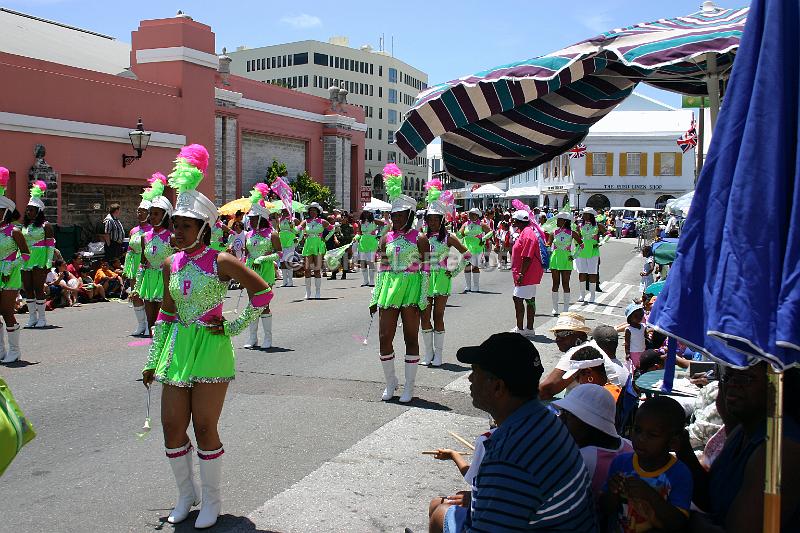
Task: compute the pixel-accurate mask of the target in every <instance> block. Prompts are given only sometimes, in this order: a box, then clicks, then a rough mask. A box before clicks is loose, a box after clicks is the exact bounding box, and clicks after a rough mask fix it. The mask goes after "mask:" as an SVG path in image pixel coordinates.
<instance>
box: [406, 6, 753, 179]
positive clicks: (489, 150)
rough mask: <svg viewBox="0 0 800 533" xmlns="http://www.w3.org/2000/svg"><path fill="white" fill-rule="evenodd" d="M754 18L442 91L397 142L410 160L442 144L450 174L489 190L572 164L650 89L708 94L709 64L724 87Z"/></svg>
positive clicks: (424, 100) (722, 12)
mask: <svg viewBox="0 0 800 533" xmlns="http://www.w3.org/2000/svg"><path fill="white" fill-rule="evenodd" d="M747 13H748V8H741V9H716V10H712V11H708V12H705V11H704V12H701V13H697V14H694V15H690V16H686V17H678V18H674V19H662V20H659V21H656V22H651V23H645V24H637V25H635V26H630V27H627V28H621V29H616V30H612V31H610V32H606V33H604V34H602V35H599V36H597V37H595V38H592V39H589V40H587V41H583V42H580V43H578V44H575V45H573V46H570V47H568V48H564V49H563V50H559V51H558V52H554V53H552V54H549V55H546V56H541V57H536V58H533V59H529V60H527V61H520V62H517V63H509V64H507V65H501V66H499V67H496V68H493V69H490V70H487V71H483V72H479V73H477V74H474V75H472V76H465V77H463V78H459V79H458V80H453V81H450V82H447V83H443V84H440V85H436V86H433V87H431V88H430V89H428V90H427V91H425V92H423V93H421V94H420V95H419V100H418V102H417V103H416V105H415V106H414V107H413V108H411V109H410V110H409V112H408V113H407V114H406V117H405V120H404V122H403V124H402V125H401V126H400V129H399V130H398V131H397V133H396V134H395V142H396V144H397V146H398V147H399V148H400V149H401V150H402V151H403V153H405V154H406V156H407V157H409V158H413V157H416V156H417V154H419V153H420V152H421V151H422V150H424V149H425V147H426V146H427V145H428V144H429V143H430V142H431V141H432V140H433V139H435V138H436V137H442V159H443V160H444V164H445V167H446V169H447V171H448V172H449V173H450V174H451V175H453V176H455V177H456V178H458V179H460V180H464V181H468V182H477V183H488V182H494V181H498V180H501V179H504V178H507V177H509V176H513V175H516V174H519V173H521V172H525V171H526V170H529V169H531V168H534V167H536V166H538V165H540V164H542V163H546V162H547V161H549V160H551V159H553V158H554V157H556V156H558V155H561V154H563V153H564V152H566V151H567V150H569V149H570V148H572V147H573V146H575V145H576V144H577V143H579V142H581V141H582V140H583V139H584V138H585V137H586V135H587V133H588V131H589V128H590V127H591V126H592V125H593V124H594V123H596V122H597V121H598V120H600V119H601V118H603V117H604V116H605V115H607V114H608V113H609V112H610V111H611V110H612V109H614V107H616V106H617V105H618V104H619V103H620V102H622V101H623V100H624V99H625V98H627V97H628V96H629V95H630V94H631V93H632V92H633V89H634V88H635V87H636V85H637V84H638V83H640V82H644V83H647V84H650V85H653V86H656V87H659V88H662V89H667V90H671V91H676V92H681V93H685V94H690V95H705V94H707V79H708V75H709V72H708V66H707V64H706V58H707V57H708V55H707V54H713V55H714V57H715V58H716V71H715V72H714V74H717V75H719V76H720V79H721V81H722V80H725V79H727V72H728V71H729V70H730V67H731V65H732V64H733V58H734V55H735V52H736V49H737V48H738V46H739V39H740V37H741V34H742V31H743V30H744V24H745V20H746V18H747Z"/></svg>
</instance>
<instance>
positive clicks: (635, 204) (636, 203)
mask: <svg viewBox="0 0 800 533" xmlns="http://www.w3.org/2000/svg"><path fill="white" fill-rule="evenodd" d="M625 207H642V204H641V203H640V202H639V200H637V199H636V198H628V199H627V200H625Z"/></svg>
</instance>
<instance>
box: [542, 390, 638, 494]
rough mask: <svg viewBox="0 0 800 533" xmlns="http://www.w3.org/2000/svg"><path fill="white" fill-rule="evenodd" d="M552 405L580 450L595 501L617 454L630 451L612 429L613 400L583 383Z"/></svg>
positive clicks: (626, 442)
mask: <svg viewBox="0 0 800 533" xmlns="http://www.w3.org/2000/svg"><path fill="white" fill-rule="evenodd" d="M552 406H553V407H555V408H556V410H557V411H558V416H559V418H560V419H561V421H562V422H563V423H564V425H565V426H567V430H569V433H570V435H572V438H573V439H575V443H576V444H577V445H578V448H580V451H581V456H583V462H584V463H585V464H586V469H587V470H588V471H589V477H590V478H591V480H592V495H593V496H594V498H595V501H598V500H599V498H600V490H601V489H602V488H603V486H604V485H605V484H606V481H608V469H609V468H610V467H611V461H613V460H614V458H615V457H616V456H617V455H619V454H621V453H629V452H632V451H633V446H632V445H631V442H630V441H629V440H627V439H623V438H621V437H620V436H619V433H617V428H616V427H615V426H614V418H615V416H616V405H615V404H614V398H613V397H612V396H611V394H609V393H608V391H607V390H605V389H604V388H603V387H601V386H599V385H595V384H592V383H584V384H581V385H578V386H577V387H575V388H574V389H572V391H571V392H570V393H569V394H568V395H567V396H566V397H565V398H562V399H560V400H556V401H554V402H553V403H552Z"/></svg>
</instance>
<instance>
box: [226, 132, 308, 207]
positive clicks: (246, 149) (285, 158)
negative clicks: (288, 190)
mask: <svg viewBox="0 0 800 533" xmlns="http://www.w3.org/2000/svg"><path fill="white" fill-rule="evenodd" d="M273 159H277V160H278V161H280V162H281V163H284V164H285V165H286V170H287V171H288V174H289V179H290V180H293V179H294V178H295V176H297V175H298V174H301V173H302V172H304V171H305V169H306V143H305V141H299V140H296V139H287V138H285V137H276V136H274V135H261V134H258V133H242V194H243V195H245V196H247V195H248V194H249V192H250V189H252V188H253V186H254V185H255V184H256V183H259V182H261V181H263V180H264V178H265V177H266V175H267V168H268V167H269V166H270V165H271V164H272V160H273Z"/></svg>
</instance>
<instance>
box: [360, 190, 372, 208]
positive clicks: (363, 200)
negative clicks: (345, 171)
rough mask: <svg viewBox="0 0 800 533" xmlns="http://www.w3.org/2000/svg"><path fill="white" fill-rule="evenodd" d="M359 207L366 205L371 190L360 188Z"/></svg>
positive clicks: (370, 195)
mask: <svg viewBox="0 0 800 533" xmlns="http://www.w3.org/2000/svg"><path fill="white" fill-rule="evenodd" d="M360 198H361V205H366V204H368V203H369V201H370V200H371V199H372V189H370V188H369V187H366V186H364V185H362V186H361V194H360Z"/></svg>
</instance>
